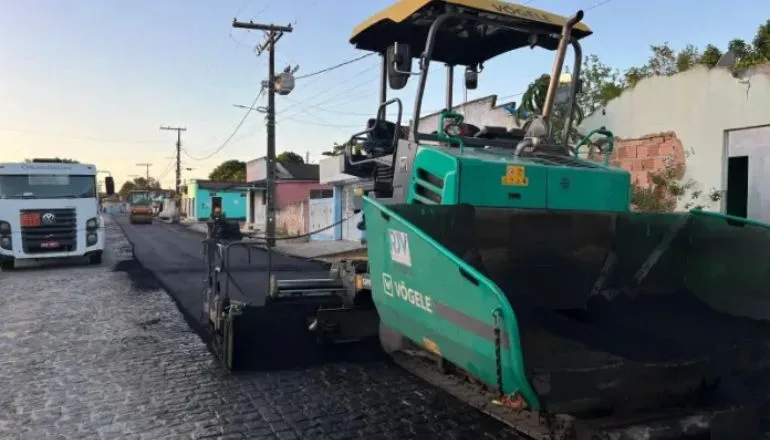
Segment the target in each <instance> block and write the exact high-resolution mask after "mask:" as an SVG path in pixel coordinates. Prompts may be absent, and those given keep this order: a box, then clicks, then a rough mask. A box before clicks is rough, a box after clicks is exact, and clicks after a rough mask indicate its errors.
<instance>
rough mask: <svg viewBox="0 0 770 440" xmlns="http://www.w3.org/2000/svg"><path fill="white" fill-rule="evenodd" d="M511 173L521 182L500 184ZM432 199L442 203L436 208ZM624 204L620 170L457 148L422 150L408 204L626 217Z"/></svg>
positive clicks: (626, 183)
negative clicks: (564, 211)
mask: <svg viewBox="0 0 770 440" xmlns="http://www.w3.org/2000/svg"><path fill="white" fill-rule="evenodd" d="M512 168H517V169H518V170H519V171H520V172H521V173H522V174H521V177H522V178H523V179H521V178H520V179H519V180H518V181H516V179H514V181H511V180H510V179H506V178H505V176H506V175H507V174H508V173H509V172H510V171H511V170H512ZM426 173H428V174H426ZM441 179H443V180H441ZM437 182H438V183H437ZM441 184H444V185H445V187H442V186H441ZM432 193H441V194H442V195H443V196H444V197H445V198H444V199H442V200H441V201H440V202H438V201H437V200H438V198H437V197H435V196H433V197H431V194H432ZM426 194H427V195H426ZM448 197H451V198H448ZM630 198H631V175H630V174H629V173H628V172H627V171H625V170H622V169H617V168H611V167H605V166H602V165H600V164H596V163H592V162H588V161H583V160H579V159H575V158H566V159H565V158H558V157H556V158H551V159H548V160H547V159H543V158H527V157H521V158H516V157H514V156H513V154H512V153H510V154H502V153H499V152H496V153H495V152H487V151H486V150H480V149H477V148H465V149H464V150H463V153H462V154H460V149H459V148H447V147H437V146H422V147H421V148H420V151H418V153H417V156H416V158H415V167H414V171H413V177H412V186H411V188H410V193H409V198H408V203H412V202H416V203H423V204H435V203H443V204H454V203H468V204H470V205H473V206H484V207H501V208H519V209H551V210H576V211H594V212H628V207H629V204H630Z"/></svg>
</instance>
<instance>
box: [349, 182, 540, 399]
mask: <svg viewBox="0 0 770 440" xmlns="http://www.w3.org/2000/svg"><path fill="white" fill-rule="evenodd" d="M452 208H454V207H451V206H419V205H395V206H394V205H390V206H388V207H386V206H384V205H381V204H379V203H377V202H376V201H373V200H371V199H369V198H366V197H364V215H365V218H366V231H367V232H366V234H367V240H368V254H369V270H370V275H371V280H372V292H373V298H374V303H375V305H376V307H377V311H378V313H379V315H380V319H381V320H382V322H383V323H384V324H385V325H387V326H389V327H391V328H393V329H395V330H397V331H398V332H399V333H401V334H403V335H405V336H406V337H408V338H409V339H411V340H412V341H414V342H415V343H417V344H419V345H429V344H428V343H426V338H427V339H428V340H429V341H430V342H433V343H435V344H436V345H437V347H438V349H439V351H440V353H441V355H442V356H443V357H444V358H446V359H448V360H450V361H452V362H453V363H455V364H457V365H459V366H460V367H461V368H463V369H465V370H467V371H468V372H469V373H471V374H473V375H474V376H476V377H477V378H479V379H481V380H482V381H484V382H486V383H487V384H490V385H492V386H493V387H494V386H495V384H496V383H497V375H496V363H495V359H496V358H495V342H494V341H495V337H494V323H495V319H494V314H493V312H494V311H496V310H497V311H499V316H500V321H499V322H500V327H499V328H501V329H502V331H503V332H504V333H505V334H506V344H504V346H503V347H502V350H501V363H502V375H503V390H504V392H505V393H506V394H510V393H514V392H518V393H520V395H521V396H522V397H523V398H524V399H525V400H526V402H527V403H528V404H529V405H530V407H531V408H532V409H534V410H538V409H539V408H540V402H539V401H538V398H537V396H536V394H535V393H534V391H533V389H532V388H531V387H530V385H529V383H528V381H527V377H526V375H525V369H524V363H523V359H522V352H521V342H520V339H519V333H518V324H517V319H516V315H515V314H514V312H513V310H512V308H511V306H510V304H509V303H508V301H507V300H506V297H505V295H504V294H503V292H502V291H500V289H499V288H498V287H497V286H496V285H495V284H494V283H493V282H492V281H490V280H489V279H488V278H486V277H484V276H483V275H482V274H480V273H479V272H478V271H476V270H475V269H474V268H472V267H471V266H470V265H468V264H466V263H465V262H463V261H462V260H461V259H460V258H458V256H457V255H455V253H453V252H452V251H451V250H450V249H447V248H446V247H444V246H442V245H440V244H439V243H438V242H436V241H435V240H433V239H432V238H431V237H430V235H429V230H430V228H431V225H438V226H436V227H442V226H440V225H444V224H446V223H447V222H446V221H440V219H439V218H438V217H445V216H446V215H447V210H451V209H452ZM396 211H399V212H401V211H403V213H404V214H409V217H410V218H411V219H412V220H417V221H419V225H415V224H414V223H413V222H410V221H407V219H406V218H404V217H403V216H401V215H399V214H397V213H396ZM426 231H428V232H426Z"/></svg>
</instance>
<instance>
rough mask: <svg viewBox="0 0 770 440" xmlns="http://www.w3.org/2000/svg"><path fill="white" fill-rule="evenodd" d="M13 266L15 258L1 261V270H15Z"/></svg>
mask: <svg viewBox="0 0 770 440" xmlns="http://www.w3.org/2000/svg"><path fill="white" fill-rule="evenodd" d="M13 266H14V261H13V260H2V261H0V270H13Z"/></svg>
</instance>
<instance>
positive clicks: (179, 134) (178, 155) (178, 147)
mask: <svg viewBox="0 0 770 440" xmlns="http://www.w3.org/2000/svg"><path fill="white" fill-rule="evenodd" d="M160 129H161V130H173V131H176V186H175V187H174V191H175V194H176V196H177V197H179V187H180V186H181V185H182V132H183V131H187V129H186V128H184V127H169V126H161V127H160ZM158 183H160V182H158Z"/></svg>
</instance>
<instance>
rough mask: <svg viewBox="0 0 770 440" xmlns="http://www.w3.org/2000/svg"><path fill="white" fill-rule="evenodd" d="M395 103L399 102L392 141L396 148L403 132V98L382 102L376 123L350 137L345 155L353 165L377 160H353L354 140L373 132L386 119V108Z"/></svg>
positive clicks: (378, 109)
mask: <svg viewBox="0 0 770 440" xmlns="http://www.w3.org/2000/svg"><path fill="white" fill-rule="evenodd" d="M393 103H396V104H398V118H397V120H396V130H395V131H394V133H393V141H392V143H391V147H393V148H394V149H395V147H396V144H397V143H398V136H399V133H400V132H401V118H402V116H403V114H404V105H403V103H401V100H400V99H399V98H392V99H389V100H387V101H385V102H383V103H381V104H380V106H379V107H377V117H376V118H375V120H374V124H373V125H372V126H371V127H369V128H367V129H366V130H364V131H362V132H360V133H356V134H354V135H353V136H351V137H350V142H348V144H347V145H346V146H345V153H344V154H345V157H346V158H347V160H348V163H349V164H350V165H352V166H356V165H361V164H365V163H370V162H374V161H376V160H377V158H369V159H362V160H353V145H352V144H353V142H352V141H354V140H358V138H359V137H360V136H363V135H365V134H369V133H371V132H373V131H374V130H375V129H377V127H378V126H379V124H380V122H382V121H384V120H385V108H386V107H387V106H389V105H391V104H393Z"/></svg>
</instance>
